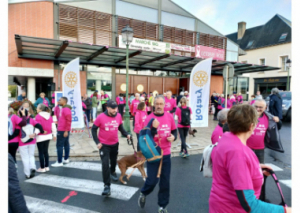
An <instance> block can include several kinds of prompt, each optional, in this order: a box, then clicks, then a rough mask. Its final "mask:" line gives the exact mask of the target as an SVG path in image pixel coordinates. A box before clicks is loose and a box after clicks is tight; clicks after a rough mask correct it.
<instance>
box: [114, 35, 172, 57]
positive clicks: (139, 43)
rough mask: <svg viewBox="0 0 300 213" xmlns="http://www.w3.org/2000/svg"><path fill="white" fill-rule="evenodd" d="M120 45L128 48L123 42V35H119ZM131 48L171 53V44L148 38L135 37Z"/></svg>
mask: <svg viewBox="0 0 300 213" xmlns="http://www.w3.org/2000/svg"><path fill="white" fill-rule="evenodd" d="M119 47H121V48H126V44H125V43H123V40H122V35H119ZM128 48H129V49H136V50H146V51H152V52H157V53H166V54H169V53H171V44H170V43H165V42H159V41H153V40H147V39H140V38H133V39H132V42H131V43H130V44H129V47H128Z"/></svg>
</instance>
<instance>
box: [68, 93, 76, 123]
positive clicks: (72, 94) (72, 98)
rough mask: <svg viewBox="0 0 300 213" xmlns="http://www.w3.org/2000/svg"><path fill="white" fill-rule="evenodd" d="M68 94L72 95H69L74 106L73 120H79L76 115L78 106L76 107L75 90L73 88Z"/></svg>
mask: <svg viewBox="0 0 300 213" xmlns="http://www.w3.org/2000/svg"><path fill="white" fill-rule="evenodd" d="M68 95H71V96H69V98H70V103H71V107H72V122H73V121H78V117H77V116H75V115H76V111H75V109H76V107H75V102H74V90H71V91H70V92H69V93H68Z"/></svg>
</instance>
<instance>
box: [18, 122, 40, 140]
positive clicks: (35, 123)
mask: <svg viewBox="0 0 300 213" xmlns="http://www.w3.org/2000/svg"><path fill="white" fill-rule="evenodd" d="M29 123H30V124H31V125H32V126H35V125H37V124H38V122H36V121H35V120H33V119H32V118H30V121H29ZM17 129H20V135H19V137H18V139H19V146H27V145H31V144H35V143H36V138H34V139H33V141H31V142H29V143H23V142H22V141H21V136H22V128H21V127H19V126H17Z"/></svg>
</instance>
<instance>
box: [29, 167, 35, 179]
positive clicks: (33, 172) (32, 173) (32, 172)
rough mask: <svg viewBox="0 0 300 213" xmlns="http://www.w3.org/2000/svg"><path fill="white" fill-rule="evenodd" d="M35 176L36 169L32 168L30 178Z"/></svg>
mask: <svg viewBox="0 0 300 213" xmlns="http://www.w3.org/2000/svg"><path fill="white" fill-rule="evenodd" d="M34 176H35V169H30V178H33V177H34Z"/></svg>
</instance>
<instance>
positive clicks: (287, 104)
mask: <svg viewBox="0 0 300 213" xmlns="http://www.w3.org/2000/svg"><path fill="white" fill-rule="evenodd" d="M279 95H280V96H281V99H282V117H283V119H284V120H286V121H291V118H292V92H288V91H282V92H279ZM269 101H270V96H268V97H267V98H266V102H267V110H268V111H269Z"/></svg>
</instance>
